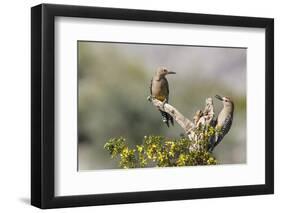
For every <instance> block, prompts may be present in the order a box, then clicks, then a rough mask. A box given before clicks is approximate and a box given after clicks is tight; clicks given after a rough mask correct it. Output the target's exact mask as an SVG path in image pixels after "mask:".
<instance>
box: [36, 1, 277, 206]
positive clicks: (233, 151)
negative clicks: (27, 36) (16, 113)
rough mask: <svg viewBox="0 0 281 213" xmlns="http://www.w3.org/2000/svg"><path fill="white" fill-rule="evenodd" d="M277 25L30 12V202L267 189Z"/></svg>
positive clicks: (80, 10)
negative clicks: (275, 26)
mask: <svg viewBox="0 0 281 213" xmlns="http://www.w3.org/2000/svg"><path fill="white" fill-rule="evenodd" d="M273 30H274V21H273V19H270V18H256V17H238V16H222V15H209V14H193V13H178V12H165V11H148V10H129V9H113V8H101V7H86V6H66V5H51V4H42V5H38V6H35V7H33V8H32V9H31V40H32V42H31V43H32V44H31V50H32V55H31V58H32V63H31V72H32V73H31V76H32V79H31V82H32V85H31V88H32V92H31V95H32V103H31V106H32V107H31V110H32V117H31V121H32V122H31V123H32V126H31V128H32V137H31V149H32V150H31V153H32V154H31V203H32V205H34V206H37V207H40V208H59V207H74V206H87V205H104V204H120V203H136V202H152V201H168V200H180V199H196V198H214V197H226V196H243V195H259V194H271V193H273V191H274V174H273V172H274V160H273V159H274V155H273V154H274V152H273V145H274V37H273V35H274V31H273Z"/></svg>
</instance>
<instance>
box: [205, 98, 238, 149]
mask: <svg viewBox="0 0 281 213" xmlns="http://www.w3.org/2000/svg"><path fill="white" fill-rule="evenodd" d="M215 97H216V98H217V99H219V100H220V101H222V102H223V108H222V110H221V111H220V113H219V115H218V118H217V120H216V122H215V129H216V130H217V131H219V132H218V133H216V135H215V136H214V137H213V138H211V140H210V144H209V147H208V150H209V151H210V152H212V151H213V150H214V148H215V147H216V146H217V145H218V144H219V143H220V142H221V141H222V139H223V138H224V136H225V135H226V134H227V133H228V131H229V130H230V128H231V125H232V120H233V112H234V104H233V102H232V101H231V99H230V98H229V97H221V96H219V95H216V96H215Z"/></svg>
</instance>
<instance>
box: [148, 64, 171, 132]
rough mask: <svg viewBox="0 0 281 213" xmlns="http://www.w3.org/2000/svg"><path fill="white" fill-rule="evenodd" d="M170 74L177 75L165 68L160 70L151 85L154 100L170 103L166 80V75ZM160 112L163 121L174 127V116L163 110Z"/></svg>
mask: <svg viewBox="0 0 281 213" xmlns="http://www.w3.org/2000/svg"><path fill="white" fill-rule="evenodd" d="M168 74H176V73H175V72H172V71H168V69H166V68H164V67H160V68H158V69H157V71H156V73H155V75H154V76H153V78H152V80H151V84H150V95H151V96H152V97H153V98H156V99H157V100H159V101H162V102H163V104H165V103H168V101H169V83H168V80H167V79H166V75H168ZM159 111H160V113H161V115H162V121H163V122H164V123H166V125H167V126H168V127H169V126H170V124H169V122H171V124H172V125H174V120H173V118H172V116H170V115H169V114H168V113H166V112H164V111H162V110H159Z"/></svg>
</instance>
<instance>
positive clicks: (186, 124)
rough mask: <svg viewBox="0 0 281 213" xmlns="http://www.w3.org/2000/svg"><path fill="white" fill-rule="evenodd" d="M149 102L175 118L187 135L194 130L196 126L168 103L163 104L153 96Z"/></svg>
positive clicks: (149, 98)
mask: <svg viewBox="0 0 281 213" xmlns="http://www.w3.org/2000/svg"><path fill="white" fill-rule="evenodd" d="M148 100H149V101H150V102H151V103H152V104H153V105H154V106H155V107H156V108H157V109H160V110H162V111H164V112H167V113H168V114H169V115H171V116H172V117H173V119H174V120H175V121H176V122H177V123H178V124H179V125H180V126H181V128H183V130H184V132H185V133H186V134H187V133H188V132H189V131H190V130H191V129H192V128H194V127H195V124H194V123H193V122H192V121H190V120H189V119H188V118H186V117H184V116H183V114H181V113H180V112H179V111H178V110H177V109H176V108H175V107H173V106H172V105H170V104H168V103H165V104H164V103H163V102H161V101H159V100H157V99H155V98H152V97H151V96H149V97H148Z"/></svg>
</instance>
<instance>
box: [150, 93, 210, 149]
mask: <svg viewBox="0 0 281 213" xmlns="http://www.w3.org/2000/svg"><path fill="white" fill-rule="evenodd" d="M147 99H148V100H149V101H150V102H151V103H152V104H153V105H154V106H155V107H156V108H157V109H159V110H162V111H164V112H166V113H168V114H169V115H171V116H172V117H173V119H174V120H175V121H176V122H177V123H178V124H179V125H180V126H181V128H182V129H183V130H184V133H185V134H186V136H188V137H189V139H190V140H192V141H194V143H193V144H192V146H191V149H192V150H198V149H202V147H201V146H200V145H199V141H200V139H201V137H203V136H202V135H198V134H196V133H195V132H194V129H195V128H197V127H199V126H200V125H201V126H206V125H209V124H211V125H212V124H213V122H214V118H215V113H214V105H213V99H212V98H207V99H206V101H205V108H204V110H203V111H202V110H197V111H196V113H195V115H194V117H193V122H192V121H191V120H190V119H188V118H186V117H184V115H183V114H182V113H181V112H180V111H179V110H178V109H176V108H175V107H174V106H172V105H171V104H168V103H163V102H161V101H159V100H157V99H155V98H153V97H151V96H149V97H148V98H147Z"/></svg>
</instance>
